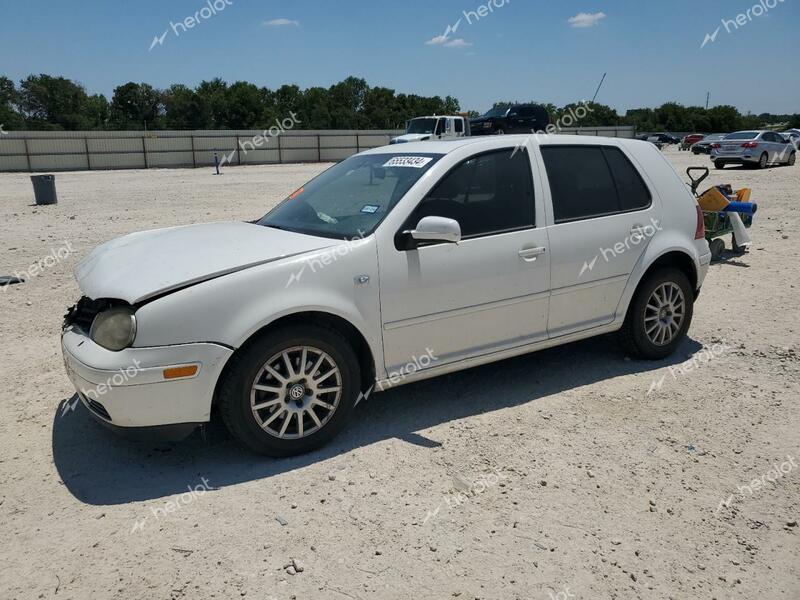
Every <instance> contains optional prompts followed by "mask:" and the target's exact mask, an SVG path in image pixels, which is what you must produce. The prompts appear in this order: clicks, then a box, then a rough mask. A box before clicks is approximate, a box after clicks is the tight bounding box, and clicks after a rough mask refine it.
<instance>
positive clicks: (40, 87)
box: [19, 75, 90, 131]
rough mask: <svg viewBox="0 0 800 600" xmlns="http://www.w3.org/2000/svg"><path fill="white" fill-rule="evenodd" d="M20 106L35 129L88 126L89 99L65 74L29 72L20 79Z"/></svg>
mask: <svg viewBox="0 0 800 600" xmlns="http://www.w3.org/2000/svg"><path fill="white" fill-rule="evenodd" d="M19 107H20V110H21V113H22V115H23V116H24V118H25V123H26V126H27V127H30V128H32V129H64V130H72V131H74V130H78V129H86V128H87V127H88V126H89V125H90V123H89V119H88V117H87V113H88V108H89V98H88V96H87V95H86V90H84V89H83V86H81V85H79V84H77V83H75V82H73V81H70V80H69V79H66V78H64V77H51V76H50V75H30V76H29V77H27V78H26V79H24V80H23V81H22V82H20V89H19Z"/></svg>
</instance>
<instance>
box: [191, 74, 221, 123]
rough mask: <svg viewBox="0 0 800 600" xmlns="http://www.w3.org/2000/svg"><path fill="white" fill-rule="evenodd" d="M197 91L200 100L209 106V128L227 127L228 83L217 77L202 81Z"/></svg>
mask: <svg viewBox="0 0 800 600" xmlns="http://www.w3.org/2000/svg"><path fill="white" fill-rule="evenodd" d="M196 91H197V95H198V96H199V98H200V101H201V102H203V103H204V105H205V106H206V107H207V108H208V111H209V115H210V122H209V123H208V127H209V129H225V128H226V126H225V123H226V122H227V120H228V117H227V114H228V95H227V92H228V84H227V83H225V82H224V81H223V80H222V79H220V78H219V77H216V78H215V79H212V80H211V81H201V82H200V85H198V86H197V90H196Z"/></svg>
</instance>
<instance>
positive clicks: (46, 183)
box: [31, 175, 58, 205]
mask: <svg viewBox="0 0 800 600" xmlns="http://www.w3.org/2000/svg"><path fill="white" fill-rule="evenodd" d="M31 181H32V182H33V196H34V198H36V204H39V205H42V204H58V197H57V196H56V176H55V175H31Z"/></svg>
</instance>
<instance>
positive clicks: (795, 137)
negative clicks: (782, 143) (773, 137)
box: [781, 129, 800, 150]
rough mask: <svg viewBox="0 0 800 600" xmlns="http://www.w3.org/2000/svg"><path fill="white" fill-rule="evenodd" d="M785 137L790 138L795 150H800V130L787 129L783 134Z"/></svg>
mask: <svg viewBox="0 0 800 600" xmlns="http://www.w3.org/2000/svg"><path fill="white" fill-rule="evenodd" d="M781 134H782V135H783V137H785V138H789V139H790V140H791V141H792V143H793V144H794V148H795V150H800V129H787V130H786V131H783V132H781Z"/></svg>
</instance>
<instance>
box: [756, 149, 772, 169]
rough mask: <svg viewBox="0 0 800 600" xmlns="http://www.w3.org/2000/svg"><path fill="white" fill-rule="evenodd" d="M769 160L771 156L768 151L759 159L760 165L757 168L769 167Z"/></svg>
mask: <svg viewBox="0 0 800 600" xmlns="http://www.w3.org/2000/svg"><path fill="white" fill-rule="evenodd" d="M768 160H769V156H768V155H767V153H766V152H764V153H763V154H762V155H761V156H760V157H759V159H758V166H757V167H756V168H757V169H766V168H767V164H768V163H767V161H768Z"/></svg>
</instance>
